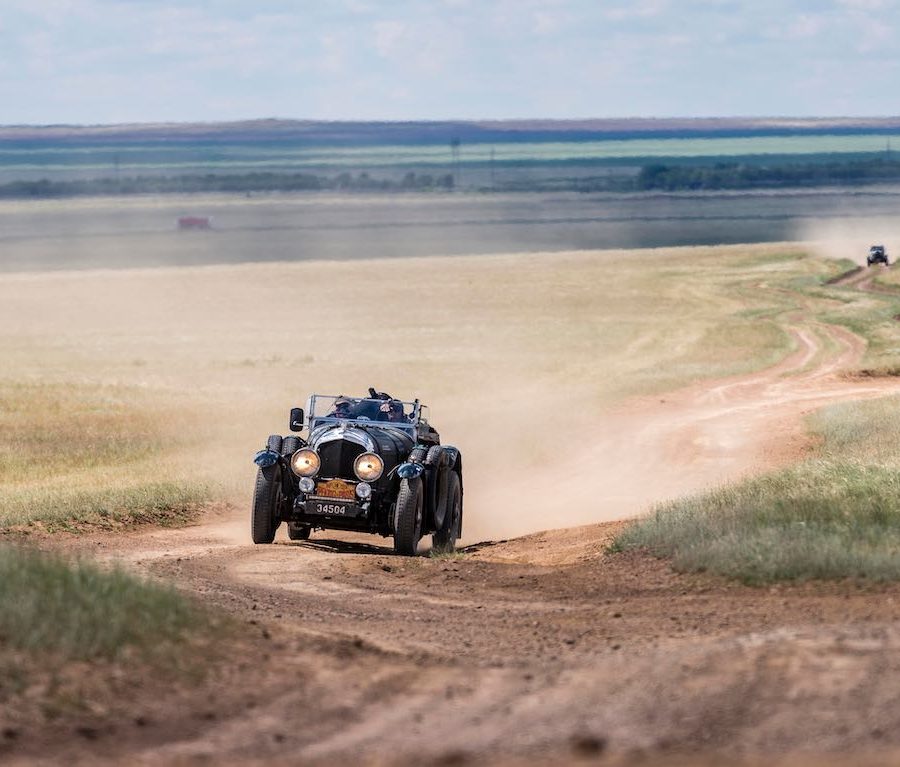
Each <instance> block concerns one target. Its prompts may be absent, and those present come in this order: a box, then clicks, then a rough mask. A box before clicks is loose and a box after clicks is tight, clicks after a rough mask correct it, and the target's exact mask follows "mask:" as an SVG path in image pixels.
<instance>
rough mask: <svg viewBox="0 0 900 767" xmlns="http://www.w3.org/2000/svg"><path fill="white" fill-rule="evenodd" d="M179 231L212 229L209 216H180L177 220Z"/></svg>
mask: <svg viewBox="0 0 900 767" xmlns="http://www.w3.org/2000/svg"><path fill="white" fill-rule="evenodd" d="M178 228H179V229H182V230H183V229H212V219H211V218H210V217H209V216H181V218H179V219H178Z"/></svg>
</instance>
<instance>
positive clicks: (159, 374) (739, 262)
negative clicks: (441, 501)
mask: <svg viewBox="0 0 900 767" xmlns="http://www.w3.org/2000/svg"><path fill="white" fill-rule="evenodd" d="M122 247H123V253H122V257H123V258H125V257H126V256H127V247H126V246H125V245H124V243H123V245H122ZM830 269H832V267H829V265H828V264H827V263H823V262H820V261H817V260H814V259H810V258H808V257H806V256H805V254H804V253H803V251H802V250H801V249H799V248H797V247H795V246H752V247H732V248H724V249H723V248H718V249H714V248H699V249H673V250H660V251H650V252H646V253H643V254H641V256H640V257H636V256H634V255H632V254H625V253H620V252H602V253H600V252H593V253H590V252H589V253H574V252H568V253H553V254H511V255H499V256H490V257H481V258H425V259H404V260H377V261H361V262H337V263H334V262H311V263H293V264H288V263H271V264H244V265H235V266H209V267H186V268H160V269H134V270H127V271H83V272H65V273H41V274H36V273H26V274H9V275H6V276H4V277H3V279H2V281H0V357H2V359H3V360H4V371H3V375H2V379H0V387H2V389H0V391H2V396H3V398H4V404H5V405H6V406H5V407H4V409H3V414H2V416H0V417H2V418H3V419H4V426H5V427H6V428H7V429H9V434H10V435H11V437H12V439H11V440H10V441H6V442H5V444H4V446H3V448H2V450H3V453H2V456H3V457H2V463H0V478H2V485H0V496H2V497H3V499H4V503H3V514H4V515H5V517H4V518H5V520H6V521H7V523H12V524H21V523H24V522H27V521H29V520H34V519H38V518H45V519H46V518H50V517H53V516H54V514H56V511H61V514H58V515H57V516H61V517H63V518H66V517H72V516H73V511H74V507H73V506H72V504H73V503H74V504H75V505H76V506H77V505H78V503H79V501H77V498H80V497H83V494H84V493H85V492H89V493H90V492H93V493H95V495H99V496H103V495H104V494H106V493H110V492H112V493H118V494H119V495H116V496H115V498H113V499H112V500H111V502H110V503H109V504H107V506H108V507H109V510H110V513H114V511H115V507H116V506H117V504H118V507H120V510H121V507H129V506H136V505H139V502H137V501H136V502H135V503H132V502H131V501H129V500H128V499H127V498H125V499H123V498H122V497H121V495H120V494H121V492H122V491H123V490H124V489H128V490H129V492H133V493H135V494H137V497H140V495H141V493H143V492H145V489H147V488H149V489H150V492H151V493H153V494H158V495H160V496H162V497H165V498H168V499H169V500H170V501H171V502H170V503H169V504H168V505H169V506H170V507H171V508H172V509H173V510H174V511H175V512H177V511H178V510H179V509H181V508H182V507H185V506H188V505H190V504H192V503H195V502H197V501H199V500H202V499H204V498H216V497H224V498H226V499H228V500H231V501H233V502H236V503H240V504H246V502H247V499H248V496H249V488H250V487H251V483H252V475H253V471H252V470H253V467H252V465H251V463H250V461H249V458H250V456H251V455H252V453H253V451H254V450H255V449H257V447H258V446H259V445H261V444H262V443H263V441H264V440H265V437H266V436H267V434H269V433H274V432H284V431H285V419H286V413H287V410H288V408H289V407H290V406H292V405H295V404H299V405H303V404H304V399H305V397H306V395H307V394H308V393H310V392H314V391H322V392H335V393H336V392H347V393H350V392H362V391H365V389H366V387H368V386H370V385H372V386H376V387H378V388H379V389H383V390H386V391H390V392H393V393H395V394H396V395H398V396H404V397H413V396H419V397H421V398H422V400H423V401H425V402H426V403H428V404H429V405H430V407H431V415H432V420H433V422H434V423H435V424H436V425H437V427H438V428H439V429H440V430H441V431H442V434H443V435H444V439H445V440H446V441H449V442H452V443H454V444H458V445H459V446H460V447H461V448H462V450H463V453H464V455H465V456H466V460H467V469H466V471H467V481H469V482H470V487H471V488H472V490H471V492H470V495H469V497H470V498H471V501H470V502H469V503H470V508H471V510H472V511H471V513H470V516H469V518H468V519H469V523H470V527H469V530H470V531H471V532H470V535H476V536H477V535H497V534H504V533H505V534H509V533H511V532H516V531H518V532H524V531H526V530H523V529H522V525H521V524H516V525H513V526H506V525H505V524H504V522H503V520H504V519H505V517H506V515H507V512H506V511H505V510H504V509H502V508H500V509H498V508H490V509H488V508H481V509H479V507H480V506H481V504H479V502H478V492H477V488H479V487H484V488H489V487H491V486H495V487H507V486H508V485H507V484H506V483H507V481H511V480H512V479H513V478H514V477H515V476H520V475H521V474H522V473H523V472H530V471H532V470H533V469H534V468H535V467H540V468H541V469H542V471H543V472H544V473H546V472H547V471H558V470H560V469H561V468H563V467H565V466H566V463H567V461H568V460H569V458H571V457H572V451H573V450H574V451H579V450H580V449H582V447H584V446H585V445H586V443H588V442H590V439H589V438H588V437H586V436H584V435H590V434H591V433H592V431H593V430H595V429H600V428H602V417H601V416H602V413H603V412H604V411H605V410H606V409H608V408H609V407H610V406H611V405H613V404H614V403H616V402H618V401H621V400H622V399H623V398H625V397H627V396H632V395H636V394H648V393H652V392H657V391H663V390H666V389H669V388H672V387H675V386H679V385H682V384H684V383H687V382H689V381H692V380H696V379H699V378H715V377H721V376H725V375H731V374H737V373H746V372H749V371H751V370H754V369H757V368H760V367H764V366H766V365H769V364H772V363H773V362H775V361H776V360H777V359H778V358H779V357H781V356H783V355H784V354H785V353H786V352H787V351H788V350H789V349H790V348H791V344H792V343H793V341H792V339H791V337H790V335H789V334H788V333H787V332H786V329H785V328H786V322H787V320H786V318H787V317H788V316H789V315H790V313H791V311H792V310H795V309H796V308H797V307H798V305H799V304H798V299H797V297H796V295H792V294H790V293H786V292H784V291H783V290H782V289H781V288H780V287H777V286H780V285H781V284H782V283H785V282H787V281H789V280H791V279H794V278H802V279H815V278H818V277H821V276H822V275H823V274H826V273H828V272H829V270H830ZM767 284H771V285H772V289H767V288H766V287H765V286H766V285H767ZM573 429H575V434H574V435H573ZM563 446H564V447H563ZM36 456H52V463H51V464H50V465H49V466H48V470H47V471H45V472H34V471H26V470H23V467H24V466H25V465H26V464H27V465H30V466H33V465H34V459H35V457H36ZM160 491H164V492H160ZM73 498H76V500H72V499H73ZM84 502H85V503H88V506H89V507H90V508H89V509H88V511H87V512H86V513H93V512H92V511H91V509H93V511H94V512H95V511H96V508H94V507H95V506H96V503H95V501H90V502H88V501H87V500H86V499H85V500H84ZM54 510H56V511H54ZM135 513H136V512H135ZM609 515H613V516H615V515H617V513H616V512H615V511H614V510H608V509H607V510H602V511H598V512H597V518H598V519H599V518H603V517H604V516H609ZM76 516H77V515H76ZM513 516H514V512H513ZM579 521H585V520H584V519H583V518H580V519H579ZM564 523H565V520H564V519H555V520H554V522H553V525H554V526H556V525H557V524H564ZM546 524H547V523H546V522H543V523H540V522H538V521H534V522H530V523H529V524H528V525H526V528H530V529H534V527H533V525H542V526H546Z"/></svg>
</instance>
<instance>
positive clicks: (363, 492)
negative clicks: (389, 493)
mask: <svg viewBox="0 0 900 767" xmlns="http://www.w3.org/2000/svg"><path fill="white" fill-rule="evenodd" d="M356 497H357V498H359V500H361V501H366V500H368V499H369V498H371V497H372V486H371V485H370V484H369V483H368V482H360V483H359V484H358V485H357V486H356Z"/></svg>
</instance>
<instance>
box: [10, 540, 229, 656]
mask: <svg viewBox="0 0 900 767" xmlns="http://www.w3.org/2000/svg"><path fill="white" fill-rule="evenodd" d="M0 606H2V609H0V636H2V640H3V642H2V644H3V646H4V647H5V648H13V649H17V650H26V651H30V652H41V653H52V654H54V655H55V656H56V657H58V658H62V659H64V660H88V659H94V658H105V659H120V658H123V657H126V656H127V657H129V658H135V657H137V658H142V659H144V660H151V661H152V660H154V659H157V660H162V659H168V658H169V656H170V655H171V654H172V653H173V652H175V649H174V648H175V647H176V646H177V645H179V644H180V643H182V642H183V640H185V639H186V638H188V637H189V635H190V634H192V633H196V632H203V631H206V630H210V629H211V628H212V627H213V625H214V624H216V623H217V622H220V621H221V619H220V618H218V617H213V615H212V613H209V612H207V611H206V610H204V609H202V608H201V607H199V606H198V605H196V604H194V603H193V602H191V601H190V600H188V599H186V598H185V597H183V596H181V595H180V594H178V592H177V591H176V590H175V589H174V588H173V587H171V586H165V585H160V584H157V583H153V582H150V581H146V580H142V579H140V578H137V577H135V576H133V575H130V574H128V573H126V572H124V571H123V570H121V569H118V568H114V569H111V570H106V569H102V568H100V567H99V566H97V565H94V564H90V563H88V562H85V561H80V560H75V561H70V560H67V559H65V558H62V557H60V556H56V555H51V554H47V553H45V552H41V551H37V550H34V549H31V548H27V547H18V546H10V545H4V546H0Z"/></svg>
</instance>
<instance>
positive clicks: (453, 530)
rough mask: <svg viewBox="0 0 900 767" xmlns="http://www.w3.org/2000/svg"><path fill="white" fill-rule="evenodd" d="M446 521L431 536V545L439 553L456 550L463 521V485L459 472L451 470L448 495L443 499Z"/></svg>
mask: <svg viewBox="0 0 900 767" xmlns="http://www.w3.org/2000/svg"><path fill="white" fill-rule="evenodd" d="M443 502H444V503H445V504H446V506H445V507H444V522H443V524H442V525H441V526H440V528H438V529H437V530H435V531H434V535H432V536H431V547H432V549H433V550H434V551H436V552H437V553H439V554H447V553H450V552H452V551H455V550H456V541H457V539H458V538H459V528H460V523H461V522H462V485H460V482H459V474H457V473H456V472H455V471H451V472H450V475H449V476H448V477H447V495H446V498H445V499H444V501H443Z"/></svg>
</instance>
